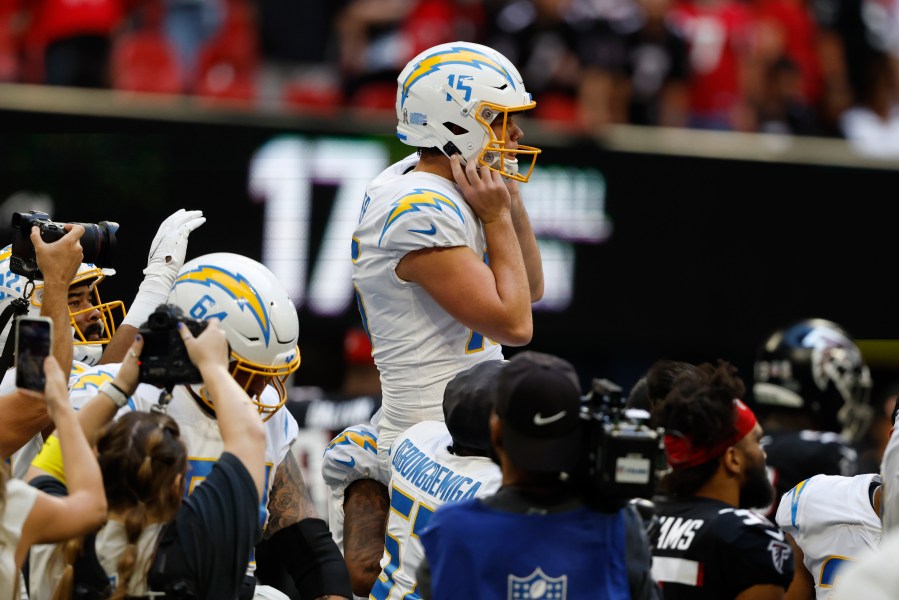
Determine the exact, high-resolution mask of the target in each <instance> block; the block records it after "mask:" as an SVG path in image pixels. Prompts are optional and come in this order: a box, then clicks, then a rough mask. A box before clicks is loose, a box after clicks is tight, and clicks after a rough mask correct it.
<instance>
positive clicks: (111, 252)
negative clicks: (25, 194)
mask: <svg viewBox="0 0 899 600" xmlns="http://www.w3.org/2000/svg"><path fill="white" fill-rule="evenodd" d="M72 224H73V225H81V226H82V227H84V235H83V236H81V248H82V250H83V251H84V262H86V263H94V264H95V265H97V266H98V267H111V266H113V262H112V261H113V258H114V256H115V249H116V237H115V235H116V232H117V231H118V230H119V224H118V223H114V222H112V221H100V222H99V223H72ZM35 225H36V226H37V227H39V228H40V230H41V239H42V240H44V241H45V242H47V243H51V242H55V241H56V240H58V239H59V238H61V237H62V236H64V235H65V234H66V230H65V227H64V226H65V225H66V224H65V223H54V222H53V221H51V220H50V216H49V215H48V214H47V213H43V212H38V211H36V210H30V211H28V212H27V213H13V216H12V227H13V240H12V256H11V257H10V259H9V270H10V271H12V272H13V273H17V274H18V275H23V276H25V277H27V278H28V279H43V278H44V276H43V274H42V273H41V271H40V269H39V268H38V266H37V259H36V258H35V256H34V244H32V243H31V228H32V227H33V226H35Z"/></svg>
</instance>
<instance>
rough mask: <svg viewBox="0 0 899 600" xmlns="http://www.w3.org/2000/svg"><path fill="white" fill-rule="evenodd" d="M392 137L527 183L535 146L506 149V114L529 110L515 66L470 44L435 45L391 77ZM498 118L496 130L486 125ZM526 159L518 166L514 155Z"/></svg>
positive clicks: (530, 102) (536, 151)
mask: <svg viewBox="0 0 899 600" xmlns="http://www.w3.org/2000/svg"><path fill="white" fill-rule="evenodd" d="M397 84H398V85H397V92H396V116H397V120H398V123H397V127H396V135H397V137H398V138H399V139H400V141H402V142H403V143H404V144H408V145H410V146H416V147H418V148H439V149H440V150H441V151H442V152H443V153H444V154H446V155H447V156H452V155H453V154H455V153H457V152H458V153H459V154H461V156H462V158H463V159H464V162H467V161H469V160H477V161H478V162H479V163H480V164H482V165H486V166H487V167H489V168H490V169H492V170H494V171H497V172H499V173H500V174H502V175H504V176H505V177H509V178H511V179H516V180H518V181H527V180H528V178H529V177H530V175H531V171H533V169H534V164H535V162H536V161H537V155H538V154H539V153H540V150H539V149H537V148H534V147H533V146H518V147H517V148H507V147H506V140H505V138H506V127H507V125H508V121H509V113H510V112H517V111H522V110H528V109H531V108H534V106H536V103H535V102H534V101H533V100H532V98H531V95H530V94H529V93H528V92H527V90H525V88H524V82H523V81H522V79H521V75H520V74H519V73H518V69H516V68H515V66H514V65H513V64H512V63H511V62H509V60H508V59H507V58H506V57H505V56H503V55H502V54H500V53H499V52H497V51H496V50H493V49H492V48H488V47H487V46H482V45H480V44H472V43H470V42H453V43H450V44H440V45H439V46H434V47H433V48H431V49H429V50H425V51H424V52H422V53H421V54H419V55H418V56H416V57H415V58H413V59H412V60H411V61H409V63H408V64H407V65H406V67H405V68H404V69H403V70H402V72H401V73H400V75H399V77H398V78H397ZM500 116H501V118H502V124H503V128H502V131H501V134H500V135H499V136H497V134H495V133H494V131H493V128H492V127H491V124H492V123H493V121H494V119H497V118H500ZM522 155H524V156H525V157H530V164H529V166H528V167H527V169H519V165H518V157H520V156H522Z"/></svg>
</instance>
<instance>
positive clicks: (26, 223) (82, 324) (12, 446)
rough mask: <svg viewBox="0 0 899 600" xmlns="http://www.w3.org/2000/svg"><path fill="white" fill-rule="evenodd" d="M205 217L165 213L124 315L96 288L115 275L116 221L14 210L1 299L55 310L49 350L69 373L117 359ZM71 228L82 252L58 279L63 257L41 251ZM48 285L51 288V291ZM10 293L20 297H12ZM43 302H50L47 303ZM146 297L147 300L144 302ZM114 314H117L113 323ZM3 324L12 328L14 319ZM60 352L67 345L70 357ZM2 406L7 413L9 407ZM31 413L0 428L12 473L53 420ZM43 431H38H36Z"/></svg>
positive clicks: (3, 255)
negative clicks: (58, 218)
mask: <svg viewBox="0 0 899 600" xmlns="http://www.w3.org/2000/svg"><path fill="white" fill-rule="evenodd" d="M204 222H205V219H204V218H203V217H202V212H200V211H185V210H184V209H179V210H178V211H176V212H175V213H173V214H172V215H170V216H169V217H168V218H167V219H166V220H165V221H163V223H162V224H161V225H160V227H159V230H158V231H157V233H156V236H155V238H154V240H153V243H152V244H151V248H150V256H149V259H148V266H147V269H145V270H144V273H145V277H144V281H143V282H142V283H141V287H140V290H139V292H138V294H137V297H136V298H135V300H134V303H133V304H132V310H130V311H128V312H129V314H127V315H126V311H125V307H124V304H123V303H122V302H121V301H112V302H103V301H102V299H101V298H100V289H99V288H100V284H101V283H102V282H103V281H104V279H105V278H106V277H109V276H112V275H115V271H114V270H113V269H111V268H108V267H110V266H111V265H112V263H113V260H114V259H115V250H116V247H117V240H116V233H117V232H118V224H117V223H114V222H110V221H101V222H100V223H96V224H95V223H57V222H54V221H52V220H50V217H49V215H47V213H43V212H38V211H28V212H23V213H14V214H13V216H12V226H13V242H12V244H10V246H8V247H7V248H6V249H4V250H3V251H0V279H2V281H3V284H4V287H3V288H2V289H0V306H6V307H7V310H12V307H11V306H10V305H11V304H12V303H13V302H14V301H15V302H22V303H24V304H25V305H26V306H27V313H28V314H36V313H38V312H40V314H44V315H46V314H50V312H52V311H57V310H58V311H59V312H58V319H57V321H56V327H54V339H55V342H54V344H55V346H54V355H55V356H56V357H57V360H58V361H59V362H60V365H71V371H72V373H73V374H77V373H79V372H82V371H84V370H85V369H87V368H88V367H90V366H91V365H96V364H97V363H100V362H116V361H119V360H122V359H123V358H124V357H125V353H126V352H127V350H128V348H129V347H130V345H131V343H132V342H133V341H134V336H135V334H136V333H137V327H138V326H139V325H140V324H141V323H143V322H144V321H145V320H146V317H147V315H148V314H149V313H150V312H152V310H153V309H154V308H155V307H156V304H158V302H157V300H158V298H159V297H160V294H161V298H162V301H164V300H165V297H166V296H167V294H168V290H169V288H170V287H171V284H172V282H173V281H174V278H175V276H176V275H177V273H178V270H179V269H180V268H181V265H182V264H183V263H184V256H185V252H186V249H187V239H188V235H189V234H190V232H191V231H193V230H194V229H196V228H197V227H199V226H200V225H202V224H203V223H204ZM69 230H73V231H77V232H80V233H79V235H80V246H79V247H78V249H77V252H78V254H79V256H82V258H81V261H80V262H81V264H80V266H77V267H76V271H75V272H74V274H73V275H72V276H71V277H68V278H67V279H66V280H65V281H66V283H63V282H62V281H57V280H56V274H57V273H58V270H59V265H64V264H65V262H64V261H63V262H58V261H60V260H61V257H59V256H54V257H50V256H42V254H44V255H46V254H47V253H48V251H53V249H55V248H61V247H62V246H63V245H64V244H65V245H69V244H70V243H71V242H70V241H64V240H69V238H68V236H67V234H66V233H65V232H66V231H69ZM76 241H79V240H76ZM56 253H57V254H61V251H60V250H56ZM32 284H33V287H32ZM48 286H49V287H54V288H55V289H54V290H53V291H50V290H48ZM25 292H30V298H26V297H25V296H26V295H25ZM61 297H67V299H68V300H67V303H68V307H66V305H65V303H63V304H61V305H58V306H57V304H58V302H59V301H60V300H59V299H60V298H61ZM16 298H22V300H15V299H16ZM48 298H49V299H48ZM54 298H55V299H56V300H54ZM48 302H49V303H50V306H49V307H45V306H44V305H45V304H46V303H48ZM150 304H152V306H151V307H149V308H148V306H149V305H150ZM20 309H24V307H20ZM62 311H65V312H62ZM123 317H124V318H123ZM117 321H121V323H120V324H119V327H118V328H117V327H116V323H117ZM7 331H12V327H11V326H10V327H9V328H8V329H7ZM12 337H13V336H10V339H11V338H12ZM6 341H7V335H6V332H4V333H3V334H0V342H2V344H3V345H4V347H5V345H6ZM11 351H12V345H11V344H10V345H9V348H8V349H7V348H5V352H7V353H9V354H8V356H9V360H10V361H11V358H12V352H11ZM60 352H64V353H67V355H68V358H66V357H65V356H64V355H62V354H60ZM4 356H6V354H4ZM64 370H66V371H68V370H69V368H68V367H64ZM3 386H4V387H0V393H2V392H3V391H4V390H11V389H12V386H13V383H12V378H11V377H10V378H9V379H7V380H6V381H4V383H3ZM33 411H34V409H33V408H25V409H24V410H23V411H17V412H16V413H15V414H16V416H15V417H11V418H12V419H17V420H20V421H23V422H25V421H26V420H32V419H33V417H32V415H31V412H33ZM4 412H5V413H6V414H10V412H11V411H4ZM36 418H37V419H39V422H36V423H28V422H25V425H24V426H19V427H14V428H9V429H8V430H7V434H6V435H7V436H8V437H9V440H8V446H7V440H6V439H4V440H3V443H4V447H8V448H9V450H10V451H12V452H15V454H14V455H13V456H12V458H11V462H12V467H13V468H12V473H13V476H14V477H22V476H24V474H25V470H26V469H27V468H28V465H29V464H30V463H31V460H32V459H33V458H34V457H35V456H36V455H37V453H38V452H39V451H40V448H41V446H42V445H43V440H44V437H46V436H47V435H49V433H50V432H52V430H53V424H52V422H50V421H49V419H48V418H47V416H46V413H45V412H43V413H42V414H40V415H37V417H36ZM38 424H41V427H40V428H36V427H37V425H38ZM41 431H43V435H39V432H41ZM7 456H8V454H7Z"/></svg>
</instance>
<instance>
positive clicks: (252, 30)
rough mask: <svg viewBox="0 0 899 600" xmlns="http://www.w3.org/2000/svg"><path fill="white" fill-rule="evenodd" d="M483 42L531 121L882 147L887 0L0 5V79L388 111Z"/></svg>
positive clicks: (51, 0)
mask: <svg viewBox="0 0 899 600" xmlns="http://www.w3.org/2000/svg"><path fill="white" fill-rule="evenodd" d="M454 40H466V41H474V42H479V43H483V44H486V45H489V46H492V47H494V48H496V49H497V50H499V51H500V52H502V53H503V54H505V55H506V56H507V57H508V58H509V59H510V60H511V61H512V62H513V63H514V64H516V65H517V66H518V67H519V69H520V70H521V72H522V75H523V77H524V80H525V83H526V85H527V86H528V88H529V90H530V91H531V93H532V94H533V95H534V96H535V99H536V101H537V108H536V109H535V111H534V113H533V116H534V117H536V118H539V119H541V120H542V121H545V122H547V123H551V124H554V125H558V126H561V127H569V128H572V129H576V130H580V131H587V132H597V131H601V130H602V129H603V127H604V126H606V125H608V124H614V123H630V124H638V125H662V126H675V127H691V128H701V129H714V130H729V131H743V132H773V133H786V134H795V135H817V136H831V137H845V138H849V139H855V140H862V141H864V142H866V143H867V144H868V149H869V150H870V151H872V152H875V153H881V154H896V153H897V152H899V108H897V107H899V104H897V98H899V95H897V85H896V83H897V77H896V65H897V60H896V59H897V57H899V2H897V0H305V1H297V0H264V1H261V0H0V81H6V82H21V83H32V84H49V85H66V86H76V87H95V88H112V89H117V90H127V91H142V92H155V93H166V94H176V95H189V96H193V97H198V98H202V99H203V100H204V101H205V100H208V101H210V102H227V103H231V104H235V105H244V106H246V107H249V108H254V109H264V108H265V107H272V108H277V109H291V108H294V107H295V108H297V109H302V110H317V111H322V112H329V111H330V112H333V111H335V110H336V109H338V108H340V107H352V108H354V109H360V110H365V109H373V110H378V109H383V110H392V109H393V106H394V100H395V94H396V75H397V74H398V73H399V71H400V69H401V68H402V66H403V65H404V64H405V63H406V62H407V61H408V60H409V59H410V58H411V57H413V56H415V55H416V54H417V53H419V52H420V51H422V50H423V49H425V48H427V47H429V46H432V45H435V44H438V43H442V42H448V41H454Z"/></svg>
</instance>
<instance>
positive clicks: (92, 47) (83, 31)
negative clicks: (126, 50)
mask: <svg viewBox="0 0 899 600" xmlns="http://www.w3.org/2000/svg"><path fill="white" fill-rule="evenodd" d="M130 8H131V0H92V1H91V2H80V1H77V0H23V4H22V9H23V17H24V18H27V19H28V31H27V33H26V34H25V38H24V45H25V60H26V62H27V66H26V70H25V72H24V73H23V78H24V80H25V81H26V82H28V83H46V84H49V85H65V86H75V87H89V88H103V87H109V55H110V49H111V47H112V37H113V35H114V33H115V32H116V29H117V28H118V27H119V26H120V25H122V23H123V20H124V18H125V14H126V12H127V11H128V10H129V9H130Z"/></svg>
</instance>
